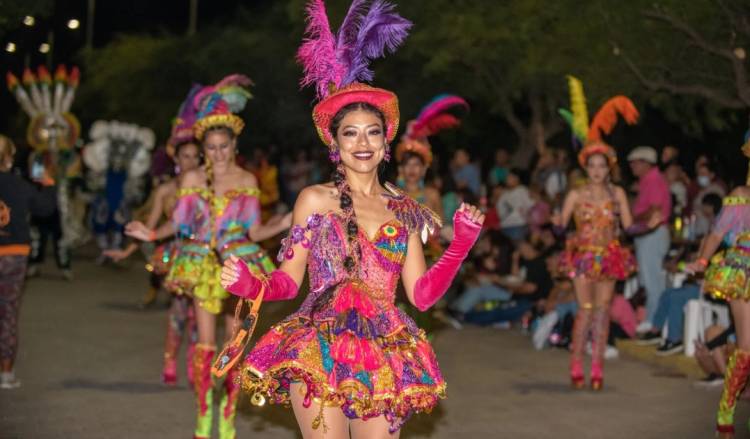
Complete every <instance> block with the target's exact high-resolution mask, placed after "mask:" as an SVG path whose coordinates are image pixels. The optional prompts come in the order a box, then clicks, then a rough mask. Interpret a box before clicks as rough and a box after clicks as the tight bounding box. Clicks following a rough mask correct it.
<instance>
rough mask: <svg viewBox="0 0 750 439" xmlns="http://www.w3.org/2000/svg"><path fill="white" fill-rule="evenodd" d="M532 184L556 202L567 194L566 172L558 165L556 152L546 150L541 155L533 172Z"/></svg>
mask: <svg viewBox="0 0 750 439" xmlns="http://www.w3.org/2000/svg"><path fill="white" fill-rule="evenodd" d="M532 175H533V177H532V182H533V184H534V185H537V186H539V188H540V189H541V191H542V192H543V193H544V194H545V195H546V196H547V197H548V198H549V199H550V200H556V199H557V197H558V196H559V195H562V194H563V193H565V189H566V187H567V185H568V181H567V176H566V175H565V170H564V169H563V168H561V166H560V163H558V154H557V153H556V150H553V149H549V148H548V149H545V150H544V151H543V152H541V153H540V154H539V158H538V160H537V163H536V166H535V167H534V170H533V172H532Z"/></svg>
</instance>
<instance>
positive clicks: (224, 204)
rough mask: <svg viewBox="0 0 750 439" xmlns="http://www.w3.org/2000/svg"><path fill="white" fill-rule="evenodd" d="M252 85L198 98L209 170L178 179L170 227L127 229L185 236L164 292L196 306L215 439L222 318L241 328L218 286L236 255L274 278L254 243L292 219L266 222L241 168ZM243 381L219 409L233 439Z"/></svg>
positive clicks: (201, 411) (222, 85)
mask: <svg viewBox="0 0 750 439" xmlns="http://www.w3.org/2000/svg"><path fill="white" fill-rule="evenodd" d="M248 85H250V80H249V79H248V78H247V77H245V76H243V75H230V76H228V77H226V78H224V79H223V80H221V81H220V82H219V83H217V84H216V85H213V86H209V87H204V88H203V89H202V90H200V91H199V92H198V93H197V94H196V96H195V97H194V99H193V105H194V106H195V109H196V111H197V114H196V122H195V124H194V125H193V133H194V136H195V138H196V140H198V141H199V142H201V144H202V145H203V154H204V160H205V165H204V166H203V167H201V168H200V169H196V170H193V171H190V172H187V173H185V175H184V176H183V177H182V179H181V180H180V189H179V190H178V192H177V196H178V199H177V205H176V207H175V210H174V214H173V215H172V223H168V224H165V225H164V226H162V227H160V228H159V229H158V230H153V229H150V228H148V227H146V226H145V225H143V224H142V223H139V222H134V223H131V224H128V228H127V230H128V234H129V235H130V236H133V237H135V238H137V239H142V240H149V241H153V240H155V239H164V238H166V237H168V236H171V235H172V234H173V233H176V234H177V238H178V239H179V241H178V242H179V244H178V249H177V255H176V256H175V259H174V261H173V263H172V267H171V268H170V271H169V274H168V275H167V280H166V287H167V288H168V289H170V290H172V291H176V292H177V293H179V294H187V295H189V296H191V297H192V298H193V301H194V308H195V315H196V320H197V324H198V344H197V345H196V347H195V354H194V356H193V367H194V371H193V374H194V375H193V378H194V388H195V393H196V399H197V403H198V417H197V425H196V428H195V437H196V438H208V437H211V432H212V429H213V428H212V426H213V401H214V398H213V383H212V380H211V362H212V361H213V357H214V355H215V353H216V326H217V322H216V319H217V316H218V315H220V314H224V317H225V327H226V328H233V327H234V324H235V319H234V315H233V314H231V313H229V312H227V308H228V307H225V301H226V299H227V298H228V297H229V293H227V292H226V291H225V290H224V289H223V288H222V287H221V285H220V284H219V275H220V271H221V264H222V262H223V261H224V260H226V259H228V258H229V256H230V255H231V256H235V257H237V258H240V259H242V260H244V261H246V262H247V263H248V264H249V266H250V267H252V268H251V269H252V270H253V271H254V272H255V273H258V274H259V275H260V274H264V273H270V272H271V271H273V269H274V268H275V267H274V264H273V262H272V261H271V260H270V259H269V258H268V256H267V255H266V254H265V252H264V251H263V250H262V249H261V248H260V247H259V246H258V245H257V244H256V243H255V242H257V241H262V240H264V239H267V238H270V237H272V236H275V235H277V234H278V233H280V232H282V231H284V230H286V229H288V228H289V223H290V221H291V216H290V215H289V216H286V217H283V218H282V217H274V218H272V219H271V220H270V221H269V223H267V224H262V223H261V221H260V204H259V196H260V191H259V190H258V182H257V180H256V178H255V176H253V175H252V174H251V173H249V172H247V171H245V170H244V169H242V168H241V167H239V166H238V165H237V161H236V159H237V136H238V135H239V134H240V133H241V132H242V129H243V128H244V126H245V123H244V122H243V121H242V119H241V118H240V117H239V116H237V115H236V114H234V113H238V112H240V111H242V109H243V108H244V107H245V104H246V102H247V99H248V98H250V93H249V92H248V91H247V89H246V87H247V86H248ZM230 311H231V310H230ZM237 377H238V371H232V372H230V373H229V374H228V375H227V377H226V379H225V380H224V384H223V395H222V398H221V403H220V406H219V415H220V416H219V437H220V438H222V439H229V438H234V437H235V427H234V417H235V409H236V405H237V397H238V395H239V384H238V383H237Z"/></svg>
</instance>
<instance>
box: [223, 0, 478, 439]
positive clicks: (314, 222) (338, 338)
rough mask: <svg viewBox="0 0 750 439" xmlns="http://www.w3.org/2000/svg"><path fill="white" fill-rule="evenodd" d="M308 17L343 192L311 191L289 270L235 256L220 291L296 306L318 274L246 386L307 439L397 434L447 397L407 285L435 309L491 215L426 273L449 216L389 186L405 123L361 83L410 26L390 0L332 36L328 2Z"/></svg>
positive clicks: (310, 48) (289, 246)
mask: <svg viewBox="0 0 750 439" xmlns="http://www.w3.org/2000/svg"><path fill="white" fill-rule="evenodd" d="M308 13H309V14H310V17H309V23H308V29H307V31H308V39H307V40H306V41H305V43H304V44H303V46H302V48H301V49H300V52H299V59H300V60H301V61H302V63H303V65H304V67H305V73H306V76H305V78H304V80H303V84H315V85H316V86H317V90H318V94H319V96H320V98H321V99H322V100H321V101H320V102H319V103H318V104H317V105H316V106H315V108H314V110H313V120H314V122H315V127H316V129H317V130H318V133H319V134H320V137H321V139H322V140H323V142H324V143H325V144H326V145H327V146H328V150H329V154H330V158H331V161H332V162H333V163H334V164H335V165H336V171H335V173H334V177H333V182H332V183H327V184H322V185H316V186H311V187H308V188H306V189H304V190H303V191H302V193H301V194H300V196H299V199H298V201H297V203H296V205H295V208H294V213H293V215H294V226H293V228H292V230H291V233H290V235H289V237H287V238H286V239H285V241H284V244H283V246H282V250H281V252H280V256H281V258H282V259H283V262H282V264H281V268H280V269H279V270H276V271H274V272H273V273H271V275H270V276H269V277H262V276H255V275H253V274H251V273H250V272H249V271H248V270H247V269H246V267H245V264H244V263H241V262H240V261H238V260H235V259H234V258H232V259H230V261H228V262H225V265H224V269H223V271H222V284H223V285H225V286H226V287H227V288H228V289H229V291H230V292H232V293H233V294H235V295H237V296H240V297H243V298H249V299H253V298H255V297H257V295H258V294H259V293H260V291H261V289H264V291H265V293H264V300H285V299H290V298H293V297H295V296H296V295H297V292H298V288H299V285H300V284H301V282H302V279H303V277H304V275H305V270H306V269H307V270H309V274H310V292H309V294H308V295H307V297H306V299H305V301H304V303H303V304H302V306H301V307H300V309H299V310H298V311H297V312H295V313H293V314H292V315H291V316H289V317H287V318H286V319H284V320H283V321H281V322H280V323H278V324H276V325H275V326H274V327H273V328H272V329H271V330H270V331H269V332H268V333H267V334H265V335H264V336H263V337H262V338H260V339H259V341H258V343H257V344H256V346H255V348H254V349H253V350H252V351H251V352H250V353H249V354H248V355H247V357H246V358H245V360H244V364H243V372H242V385H243V389H244V390H246V391H248V392H250V393H251V394H253V400H254V402H255V403H257V404H262V403H263V402H264V401H265V399H266V398H268V399H269V400H270V401H271V402H274V403H288V402H291V405H292V407H293V409H294V414H295V416H296V418H297V422H298V424H299V427H300V430H301V432H302V435H303V437H305V438H322V437H326V438H344V437H350V435H351V436H352V437H355V438H386V437H389V438H393V437H398V435H399V429H400V427H401V425H403V423H404V422H405V421H406V419H407V418H409V416H410V415H412V414H413V413H415V412H420V411H430V410H431V409H432V408H433V407H434V406H435V405H436V404H437V401H438V399H439V398H441V397H443V396H444V391H445V382H444V381H443V377H442V375H441V373H440V370H439V368H438V365H437V361H436V359H435V354H434V352H433V350H432V347H431V346H430V344H429V343H428V341H427V339H426V337H425V334H424V332H423V331H422V330H420V329H418V328H417V327H416V325H415V324H414V322H413V321H412V320H411V319H410V318H409V317H408V316H406V314H405V313H403V312H402V311H399V310H398V308H397V307H396V306H395V304H394V293H395V289H396V285H397V283H398V280H399V277H400V278H401V279H402V282H403V284H404V286H405V290H406V293H407V296H408V298H409V301H410V302H411V303H412V304H413V305H414V306H416V307H417V308H419V309H420V310H422V311H425V310H427V309H429V308H430V307H431V306H432V305H433V304H435V302H437V301H438V300H439V299H440V297H441V296H442V295H443V294H444V293H445V291H446V290H447V288H448V286H449V285H450V283H451V282H452V280H453V278H454V277H455V274H456V272H457V271H458V269H459V267H460V265H461V262H462V261H463V260H464V258H465V257H466V255H467V254H468V252H469V250H470V248H471V247H472V245H473V244H474V242H475V240H476V238H477V236H478V234H479V232H480V230H481V224H482V222H483V221H484V217H483V215H482V214H481V212H480V211H478V210H477V209H476V208H475V207H473V206H467V205H462V206H461V208H460V209H459V210H458V211H457V212H456V214H455V224H456V227H455V238H454V240H453V242H451V244H450V246H449V247H448V248H447V249H446V251H445V254H444V255H443V256H442V257H441V258H440V260H438V261H437V262H436V263H435V265H434V266H433V267H431V268H430V269H429V270H428V269H427V268H426V266H425V259H424V255H423V253H422V243H423V241H424V240H425V239H426V238H427V234H428V232H429V231H430V230H432V231H433V232H434V228H435V227H437V226H439V220H438V218H437V216H436V215H435V213H434V212H432V211H430V210H429V209H428V208H426V207H424V206H422V205H420V204H419V203H417V202H416V201H414V200H413V199H411V198H409V197H408V196H407V195H405V194H404V193H403V192H401V191H400V190H399V189H398V188H396V187H395V186H393V185H391V184H388V183H385V184H381V182H380V180H379V178H378V169H379V167H380V165H381V163H382V162H383V161H387V160H388V159H389V158H390V153H391V151H390V146H389V142H391V141H392V140H393V139H394V137H395V135H396V131H397V128H398V122H399V110H398V100H397V97H396V95H395V94H393V93H392V92H390V91H387V90H383V89H379V88H373V87H370V86H368V85H365V84H363V83H361V82H358V81H363V80H369V79H371V78H372V72H371V71H370V70H369V69H368V66H367V62H368V58H375V57H378V56H382V55H383V54H384V52H385V50H386V48H388V49H391V50H393V49H395V47H396V46H397V45H398V44H399V43H401V42H402V41H403V39H404V38H405V37H406V33H407V30H408V28H409V27H410V23H409V22H408V21H406V20H404V19H403V18H401V17H399V16H398V15H397V14H396V13H395V12H394V11H393V7H392V6H391V5H388V4H386V3H383V2H380V1H376V2H374V3H373V4H372V5H370V6H369V7H367V6H365V5H364V2H362V1H355V2H354V4H353V5H352V7H351V8H350V10H349V13H348V15H347V16H346V18H345V19H344V23H343V25H342V29H341V30H340V31H339V34H338V36H337V37H334V35H333V34H332V33H331V31H330V30H329V27H328V21H327V18H326V12H325V6H324V4H323V2H322V0H314V1H312V2H310V4H309V7H308ZM420 238H422V240H420Z"/></svg>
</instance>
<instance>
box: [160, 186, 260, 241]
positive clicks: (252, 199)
mask: <svg viewBox="0 0 750 439" xmlns="http://www.w3.org/2000/svg"><path fill="white" fill-rule="evenodd" d="M259 194H260V192H259V191H258V189H257V188H244V189H237V190H231V191H227V192H226V193H224V195H222V196H214V195H213V194H212V193H211V192H210V190H209V189H207V188H186V189H180V190H179V191H178V192H177V197H178V198H177V205H176V206H175V210H174V214H173V215H172V220H173V222H174V223H175V227H176V231H177V236H178V237H179V238H185V239H190V240H191V241H193V242H195V243H201V244H209V243H211V241H212V234H213V233H214V232H215V233H216V248H217V249H221V248H223V247H224V246H226V245H227V244H228V243H230V242H235V241H242V240H249V238H248V236H247V233H248V230H249V229H250V227H251V226H252V225H253V223H255V221H256V220H257V219H258V218H259V215H260V207H259V204H258V195H259Z"/></svg>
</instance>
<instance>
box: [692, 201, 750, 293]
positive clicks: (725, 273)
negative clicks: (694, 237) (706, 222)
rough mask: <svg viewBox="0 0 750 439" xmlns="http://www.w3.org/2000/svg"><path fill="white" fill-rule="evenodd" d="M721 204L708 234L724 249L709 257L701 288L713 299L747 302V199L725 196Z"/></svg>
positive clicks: (749, 218)
mask: <svg viewBox="0 0 750 439" xmlns="http://www.w3.org/2000/svg"><path fill="white" fill-rule="evenodd" d="M723 204H724V205H723V207H722V209H721V213H720V214H719V217H718V218H717V219H716V222H715V223H714V227H713V230H712V233H715V234H717V235H721V236H723V237H724V243H725V244H726V245H727V246H728V247H727V249H726V250H723V251H720V252H719V253H716V254H715V255H714V256H713V257H712V258H711V263H710V264H709V266H708V268H707V269H706V273H705V278H704V283H703V288H704V290H705V291H706V292H708V293H711V294H712V295H713V296H714V297H717V298H723V299H744V300H750V198H745V197H726V198H724V203H723Z"/></svg>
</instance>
